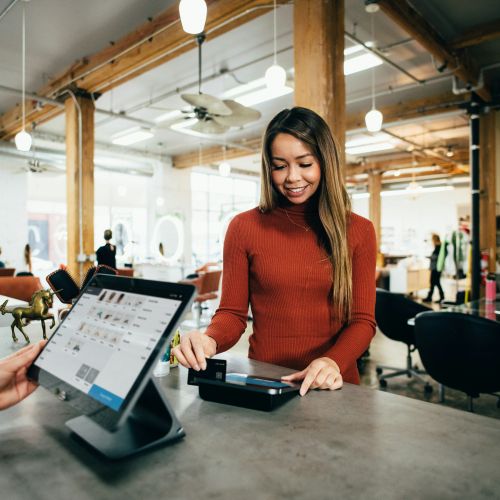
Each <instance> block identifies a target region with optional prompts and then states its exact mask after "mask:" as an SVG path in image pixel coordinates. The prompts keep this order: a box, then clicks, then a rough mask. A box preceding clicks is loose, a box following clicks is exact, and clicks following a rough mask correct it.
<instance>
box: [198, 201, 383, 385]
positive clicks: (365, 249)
mask: <svg viewBox="0 0 500 500" xmlns="http://www.w3.org/2000/svg"><path fill="white" fill-rule="evenodd" d="M312 211H314V212H312ZM311 217H313V218H314V217H316V219H317V217H318V216H317V208H316V207H315V206H312V207H311V204H310V203H309V204H302V205H291V204H289V205H287V206H286V207H285V206H281V207H277V208H275V209H274V210H272V211H270V212H268V213H261V212H260V210H259V209H258V208H254V209H252V210H249V211H247V212H243V213H241V214H239V215H237V216H236V217H235V218H234V219H233V220H232V221H231V223H230V225H229V227H228V230H227V233H226V238H225V242H224V260H223V265H224V267H223V275H222V294H221V301H220V307H219V308H218V309H217V312H216V314H215V315H214V317H213V319H212V322H211V324H210V325H209V327H208V328H207V332H206V333H207V335H209V336H211V337H212V338H214V339H215V341H216V342H217V352H223V351H226V350H228V349H229V348H231V347H232V346H233V345H234V344H236V342H237V341H238V340H239V338H240V336H241V335H242V333H243V332H244V331H245V328H246V322H247V316H248V305H249V303H250V305H251V310H252V316H253V333H252V335H251V336H250V346H249V353H248V356H249V357H250V358H252V359H255V360H258V361H264V362H267V363H273V364H277V365H281V366H285V367H288V368H292V369H296V370H302V369H304V368H305V367H306V366H307V365H308V364H309V363H310V362H311V361H313V360H314V359H317V358H320V357H323V356H327V357H330V358H331V359H333V360H334V361H335V362H336V363H337V364H338V366H339V368H340V372H341V374H342V377H343V379H344V381H346V382H351V383H359V374H358V370H357V366H356V360H357V359H358V358H359V357H360V356H361V355H362V354H363V352H364V351H365V350H366V349H367V348H368V345H369V344H370V341H371V339H372V337H373V335H374V333H375V317H374V310H375V259H376V243H375V232H374V230H373V225H372V224H371V222H370V221H368V220H367V219H365V218H363V217H360V216H358V215H356V214H351V216H350V221H349V224H348V245H349V249H350V254H351V258H352V312H351V320H350V322H349V324H348V325H344V324H342V322H341V321H340V319H339V317H338V314H337V313H336V308H335V307H333V306H332V299H331V287H332V281H331V276H332V270H331V263H330V261H329V259H328V257H327V254H326V252H325V250H324V248H323V247H322V246H321V245H320V244H319V241H318V237H317V235H316V233H315V231H314V230H312V229H310V225H309V222H310V221H311Z"/></svg>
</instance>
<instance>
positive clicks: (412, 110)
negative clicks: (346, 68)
mask: <svg viewBox="0 0 500 500" xmlns="http://www.w3.org/2000/svg"><path fill="white" fill-rule="evenodd" d="M468 95H469V94H463V95H455V94H454V93H453V92H445V93H443V94H439V95H436V96H433V97H425V98H423V99H416V100H414V101H399V102H397V103H396V104H391V105H389V106H384V107H382V108H379V110H380V111H381V112H382V114H383V115H384V127H385V128H388V127H390V124H391V122H395V121H398V120H410V119H413V118H420V117H422V116H431V115H436V114H440V113H446V112H447V111H454V110H457V109H460V106H461V105H463V104H464V103H465V102H467V101H468V100H469V99H468ZM365 115H366V112H365V111H363V112H360V113H356V114H352V115H350V116H348V117H347V123H346V129H347V130H355V129H358V128H366V124H365Z"/></svg>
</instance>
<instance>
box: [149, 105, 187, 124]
mask: <svg viewBox="0 0 500 500" xmlns="http://www.w3.org/2000/svg"><path fill="white" fill-rule="evenodd" d="M188 111H189V108H188ZM182 115H183V113H182V111H180V110H179V109H175V110H173V111H168V112H167V113H163V114H162V115H160V116H157V117H156V118H155V122H156V123H161V122H166V121H167V120H175V119H176V118H180V117H181V116H182Z"/></svg>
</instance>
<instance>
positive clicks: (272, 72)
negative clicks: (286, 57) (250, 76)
mask: <svg viewBox="0 0 500 500" xmlns="http://www.w3.org/2000/svg"><path fill="white" fill-rule="evenodd" d="M265 79H266V87H267V88H268V89H272V90H277V89H281V88H283V87H284V86H285V84H286V71H285V68H282V67H281V66H280V65H279V64H273V65H272V66H269V68H267V70H266V75H265Z"/></svg>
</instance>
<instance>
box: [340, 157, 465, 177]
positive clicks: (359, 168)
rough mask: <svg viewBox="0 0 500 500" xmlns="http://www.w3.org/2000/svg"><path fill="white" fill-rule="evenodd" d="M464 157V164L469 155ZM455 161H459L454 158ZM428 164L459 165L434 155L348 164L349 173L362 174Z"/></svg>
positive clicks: (444, 166)
mask: <svg viewBox="0 0 500 500" xmlns="http://www.w3.org/2000/svg"><path fill="white" fill-rule="evenodd" d="M462 158H463V159H461V160H459V161H463V163H464V164H466V163H468V161H469V160H468V157H465V156H463V157H462ZM454 160H455V161H457V160H456V159H455V158H454ZM428 165H436V166H438V167H442V168H456V167H457V165H456V163H455V162H454V161H451V159H450V161H446V160H442V159H440V158H433V157H429V156H427V157H418V158H417V157H415V158H412V157H411V156H408V158H394V159H386V160H380V161H372V162H366V163H365V164H363V165H356V164H348V165H347V175H351V176H352V175H360V174H367V173H369V172H371V171H376V172H382V173H383V172H387V171H389V170H405V169H408V168H415V167H421V166H428ZM466 171H468V167H466V166H464V167H463V168H462V173H464V172H466Z"/></svg>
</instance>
